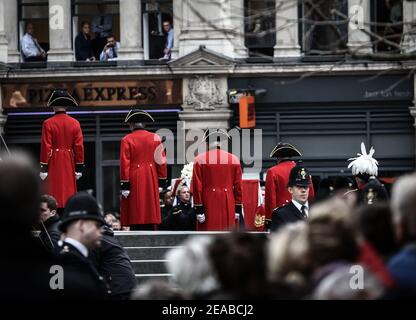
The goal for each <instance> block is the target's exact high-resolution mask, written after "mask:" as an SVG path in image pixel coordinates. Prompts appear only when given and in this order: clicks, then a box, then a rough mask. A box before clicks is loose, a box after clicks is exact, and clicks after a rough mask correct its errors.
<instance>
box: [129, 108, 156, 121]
mask: <svg viewBox="0 0 416 320" xmlns="http://www.w3.org/2000/svg"><path fill="white" fill-rule="evenodd" d="M124 122H127V123H142V122H155V119H153V117H152V116H151V115H150V114H149V113H147V112H146V111H144V110H140V109H131V110H130V112H129V113H128V114H127V116H126V118H125V119H124Z"/></svg>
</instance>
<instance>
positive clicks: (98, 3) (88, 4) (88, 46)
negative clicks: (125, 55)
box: [72, 0, 120, 61]
mask: <svg viewBox="0 0 416 320" xmlns="http://www.w3.org/2000/svg"><path fill="white" fill-rule="evenodd" d="M119 8H120V6H119V1H118V0H116V1H114V0H72V30H73V39H74V51H75V58H76V60H77V61H85V60H96V61H98V60H101V61H103V60H110V59H113V60H116V59H117V56H118V54H117V51H118V49H119V47H120V44H119V41H120V12H119Z"/></svg>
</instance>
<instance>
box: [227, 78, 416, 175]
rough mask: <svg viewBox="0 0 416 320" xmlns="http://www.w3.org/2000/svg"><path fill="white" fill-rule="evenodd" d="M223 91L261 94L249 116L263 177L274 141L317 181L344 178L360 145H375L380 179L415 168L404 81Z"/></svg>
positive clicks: (328, 81)
mask: <svg viewBox="0 0 416 320" xmlns="http://www.w3.org/2000/svg"><path fill="white" fill-rule="evenodd" d="M228 87H229V88H230V89H244V88H251V89H256V90H258V92H259V93H260V94H257V95H256V97H255V112H256V128H259V129H262V130H263V171H265V170H267V168H269V167H270V166H272V165H274V163H275V160H274V159H270V158H269V153H270V151H271V150H272V149H273V147H274V146H275V145H276V144H277V142H278V141H285V142H290V143H293V144H294V145H295V146H297V147H298V148H299V149H300V150H301V152H302V153H303V157H302V160H303V162H304V163H305V165H306V166H307V167H308V168H310V170H311V172H312V173H313V174H314V176H316V177H320V178H327V177H331V176H338V175H350V170H349V169H347V165H348V162H347V159H348V158H350V157H354V156H356V154H357V153H358V152H360V143H361V141H363V142H365V144H366V146H368V148H369V147H370V146H374V148H375V150H376V151H375V155H374V156H375V158H376V159H377V160H378V161H379V164H380V166H379V170H380V173H379V176H380V177H394V176H397V175H399V174H401V173H404V172H409V171H413V170H414V168H415V133H414V127H413V122H414V118H413V117H412V116H411V114H410V111H409V107H411V106H412V105H413V102H412V101H413V95H414V93H413V77H411V76H409V74H392V75H381V74H379V73H378V74H366V75H331V76H316V75H314V76H297V77H267V78H265V77H252V78H239V79H237V78H231V79H229V82H228ZM261 89H264V90H261ZM259 90H260V91H259ZM235 106H236V105H235ZM235 110H236V111H238V108H235ZM235 120H236V121H238V114H237V115H236V117H235ZM316 182H318V181H316Z"/></svg>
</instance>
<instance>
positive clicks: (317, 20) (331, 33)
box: [300, 0, 348, 55]
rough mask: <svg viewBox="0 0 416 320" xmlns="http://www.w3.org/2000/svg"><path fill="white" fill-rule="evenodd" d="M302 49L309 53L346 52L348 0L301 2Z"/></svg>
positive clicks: (310, 0)
mask: <svg viewBox="0 0 416 320" xmlns="http://www.w3.org/2000/svg"><path fill="white" fill-rule="evenodd" d="M300 10H301V14H302V20H301V21H302V23H301V28H302V32H301V33H300V34H301V37H302V39H301V43H302V51H303V52H304V53H305V54H307V55H328V54H331V55H334V54H340V53H343V52H345V50H346V48H347V42H348V19H347V17H348V0H308V1H306V0H304V1H302V2H301V8H300Z"/></svg>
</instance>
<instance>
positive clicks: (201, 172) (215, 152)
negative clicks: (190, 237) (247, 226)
mask: <svg viewBox="0 0 416 320" xmlns="http://www.w3.org/2000/svg"><path fill="white" fill-rule="evenodd" d="M241 178H242V171H241V166H240V160H239V159H238V158H237V157H236V156H235V155H233V154H231V153H228V152H226V151H223V150H221V149H212V150H209V151H207V152H204V153H202V154H200V155H198V156H197V157H196V158H195V161H194V170H193V176H192V190H193V196H194V204H195V206H198V205H203V206H204V212H205V216H206V220H205V222H204V223H202V224H201V223H199V222H198V223H197V230H201V231H211V230H213V231H217V230H231V229H234V227H235V226H236V220H235V205H240V206H241V205H242V199H241V194H242V191H241V190H242V186H241Z"/></svg>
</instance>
